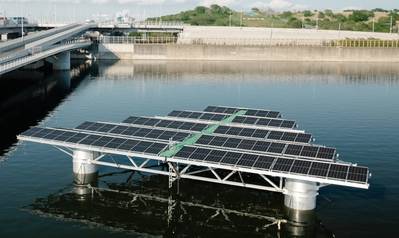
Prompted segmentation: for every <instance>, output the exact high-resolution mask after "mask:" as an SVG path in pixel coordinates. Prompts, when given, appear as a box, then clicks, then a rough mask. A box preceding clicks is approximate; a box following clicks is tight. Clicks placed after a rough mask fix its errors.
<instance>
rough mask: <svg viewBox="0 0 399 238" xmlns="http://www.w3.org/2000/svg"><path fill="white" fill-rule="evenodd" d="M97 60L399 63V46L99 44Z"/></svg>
mask: <svg viewBox="0 0 399 238" xmlns="http://www.w3.org/2000/svg"><path fill="white" fill-rule="evenodd" d="M97 58H98V59H132V60H258V61H325V62H329V61H331V62H399V48H362V47H322V46H319V47H317V46H232V45H205V44H204V45H201V44H198V45H195V44H100V45H99V47H98V55H97Z"/></svg>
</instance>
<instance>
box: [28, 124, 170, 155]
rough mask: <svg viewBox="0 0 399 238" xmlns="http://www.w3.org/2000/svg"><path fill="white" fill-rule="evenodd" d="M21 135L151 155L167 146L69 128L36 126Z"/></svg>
mask: <svg viewBox="0 0 399 238" xmlns="http://www.w3.org/2000/svg"><path fill="white" fill-rule="evenodd" d="M86 125H87V123H86ZM81 128H82V127H81ZM93 128H97V129H98V128H100V127H99V126H98V125H96V126H95V127H93ZM65 133H66V134H67V136H63V135H64V134H65ZM56 134H57V135H58V136H56V137H51V139H50V138H46V136H47V135H56ZM21 136H29V137H32V138H38V139H46V140H48V141H55V142H64V143H69V144H74V145H84V146H90V147H98V148H103V149H118V150H124V151H129V152H134V153H144V154H151V155H157V154H159V153H160V152H161V151H162V150H164V149H165V148H166V147H167V144H166V143H161V142H153V141H144V140H138V139H126V138H121V137H115V136H112V135H104V136H101V135H93V134H89V133H85V132H77V131H72V130H67V129H53V128H37V127H35V128H32V129H30V130H28V131H26V132H24V133H22V134H21Z"/></svg>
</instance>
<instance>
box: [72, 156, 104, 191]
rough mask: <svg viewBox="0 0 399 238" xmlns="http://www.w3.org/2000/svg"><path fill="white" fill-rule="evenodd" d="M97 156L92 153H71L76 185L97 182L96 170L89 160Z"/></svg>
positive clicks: (95, 166)
mask: <svg viewBox="0 0 399 238" xmlns="http://www.w3.org/2000/svg"><path fill="white" fill-rule="evenodd" d="M98 156H99V154H98V153H97V152H92V151H83V150H75V151H74V152H73V162H72V163H73V174H74V182H75V184H78V185H86V184H90V183H92V182H93V181H96V180H97V175H98V168H97V165H95V164H92V163H91V160H94V159H95V158H97V157H98Z"/></svg>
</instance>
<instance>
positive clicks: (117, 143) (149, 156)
mask: <svg viewBox="0 0 399 238" xmlns="http://www.w3.org/2000/svg"><path fill="white" fill-rule="evenodd" d="M18 139H19V140H21V141H31V142H37V143H42V144H49V145H53V146H55V147H56V148H58V149H60V150H61V151H63V152H65V153H68V154H69V155H71V156H72V157H74V152H75V151H85V152H93V153H95V155H96V156H97V157H95V158H89V159H88V161H87V163H86V164H96V165H104V166H111V167H116V168H124V169H132V170H137V171H142V172H149V173H155V174H162V175H168V176H169V178H170V181H172V182H173V181H175V180H178V179H180V178H187V179H194V180H200V181H207V182H214V183H221V184H226V185H234V186H241V187H248V188H254V189H262V190H267V191H275V192H282V193H284V194H291V195H290V196H294V195H292V194H293V193H290V192H289V191H290V189H289V186H286V187H284V181H289V182H290V183H297V182H298V181H300V182H303V183H306V184H308V183H311V184H312V186H313V187H317V189H318V187H319V186H325V185H329V184H332V185H340V186H348V187H355V188H363V189H367V188H368V187H369V182H368V180H369V177H370V172H369V169H368V168H367V167H363V166H358V165H357V164H352V163H349V162H344V161H341V160H338V159H337V153H336V149H335V148H332V147H326V146H322V145H316V144H313V143H312V136H311V135H310V134H309V133H306V132H305V131H303V130H299V129H297V128H296V123H295V122H294V121H292V120H287V119H282V118H281V114H280V113H279V112H276V111H271V110H261V109H246V108H235V107H219V106H209V107H207V108H206V109H205V111H204V112H197V111H172V112H171V113H169V114H168V116H167V117H139V116H130V117H128V118H127V119H126V120H124V121H123V122H120V123H111V122H89V121H86V122H83V123H82V124H80V125H78V126H77V127H76V128H68V129H67V128H46V127H33V128H31V129H29V130H28V131H26V132H24V133H22V134H21V135H19V136H18ZM107 155H121V156H125V157H126V159H125V162H118V163H117V162H115V161H106V160H105V159H104V158H106V157H107ZM138 160H140V161H143V160H144V162H142V163H139V162H138ZM151 161H157V163H164V164H167V165H168V167H169V171H163V170H159V169H151V168H148V167H146V165H147V164H150V162H151ZM206 172H207V175H203V174H204V173H206ZM209 173H210V174H211V175H212V176H209ZM222 174H223V176H222ZM243 174H249V175H251V176H258V177H260V178H261V180H262V182H264V183H266V184H259V183H252V182H249V181H245V179H244V176H243ZM276 180H278V181H279V182H276ZM286 183H287V184H288V182H286ZM290 186H292V185H290ZM287 191H288V192H287ZM295 196H296V195H295ZM298 196H299V195H298ZM315 196H316V195H315ZM299 197H300V196H299Z"/></svg>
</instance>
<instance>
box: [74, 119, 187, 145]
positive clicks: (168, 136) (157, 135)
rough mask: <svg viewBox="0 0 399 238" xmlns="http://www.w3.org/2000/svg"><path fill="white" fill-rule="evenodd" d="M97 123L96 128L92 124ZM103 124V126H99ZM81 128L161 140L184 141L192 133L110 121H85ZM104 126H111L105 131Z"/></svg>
mask: <svg viewBox="0 0 399 238" xmlns="http://www.w3.org/2000/svg"><path fill="white" fill-rule="evenodd" d="M94 124H95V125H97V127H95V128H94V129H91V128H93V127H92V126H91V125H94ZM98 125H101V126H98ZM76 128H77V129H79V128H87V129H80V130H84V131H91V132H101V133H104V132H106V133H109V134H115V135H123V136H133V137H143V138H149V139H159V140H172V141H183V140H184V139H185V138H187V137H188V136H189V135H190V133H187V132H179V131H167V130H162V129H156V128H153V129H149V128H140V127H137V126H121V125H119V126H118V125H115V124H109V123H98V122H84V123H83V124H81V125H79V126H78V127H76ZM103 128H109V130H106V131H104V130H103Z"/></svg>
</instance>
